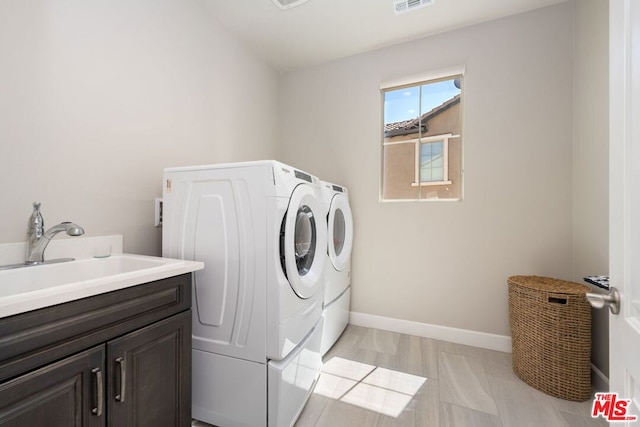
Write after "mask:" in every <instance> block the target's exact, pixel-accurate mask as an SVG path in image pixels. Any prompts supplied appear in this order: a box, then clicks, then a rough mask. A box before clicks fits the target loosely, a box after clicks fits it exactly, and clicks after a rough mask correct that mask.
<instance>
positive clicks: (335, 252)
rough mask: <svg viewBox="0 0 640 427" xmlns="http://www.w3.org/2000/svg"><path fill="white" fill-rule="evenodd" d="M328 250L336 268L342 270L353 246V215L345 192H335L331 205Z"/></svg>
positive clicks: (328, 217) (347, 261)
mask: <svg viewBox="0 0 640 427" xmlns="http://www.w3.org/2000/svg"><path fill="white" fill-rule="evenodd" d="M327 220H328V233H327V234H328V236H327V240H328V242H329V245H328V248H327V251H328V253H329V259H330V260H331V263H332V264H333V266H334V267H335V269H336V270H338V271H342V270H344V269H345V268H346V267H347V266H348V265H349V261H350V260H351V249H352V247H353V216H352V215H351V207H350V206H349V199H348V198H347V196H345V195H344V194H335V195H334V196H333V197H332V198H331V206H330V207H329V214H328V215H327Z"/></svg>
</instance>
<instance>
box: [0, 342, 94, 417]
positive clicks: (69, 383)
mask: <svg viewBox="0 0 640 427" xmlns="http://www.w3.org/2000/svg"><path fill="white" fill-rule="evenodd" d="M104 355H105V350H104V346H99V347H95V348H93V349H90V350H87V351H83V352H81V353H78V354H76V355H74V356H70V357H67V358H66V359H63V360H60V361H58V362H55V363H52V364H50V365H47V366H45V367H43V368H40V369H37V370H35V371H32V372H29V373H28V374H25V375H22V376H20V377H17V378H14V379H12V380H10V381H7V382H5V383H2V384H0V426H2V427H25V426H29V427H81V426H87V427H94V426H95V427H98V426H104V425H105V424H106V422H105V419H106V417H105V414H104V403H105V402H104V377H103V372H104V369H103V367H104Z"/></svg>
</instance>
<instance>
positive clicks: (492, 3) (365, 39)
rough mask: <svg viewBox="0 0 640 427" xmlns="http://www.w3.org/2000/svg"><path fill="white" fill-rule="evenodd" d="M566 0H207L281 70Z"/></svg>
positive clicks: (224, 22)
mask: <svg viewBox="0 0 640 427" xmlns="http://www.w3.org/2000/svg"><path fill="white" fill-rule="evenodd" d="M563 1H566V0H435V1H434V3H433V4H432V5H429V6H426V7H422V8H420V9H417V10H414V11H412V12H409V13H405V14H402V15H396V14H395V12H394V8H393V0H309V1H308V2H307V3H303V4H302V5H300V6H297V7H294V8H291V9H287V10H281V9H279V8H278V7H277V6H276V5H275V4H274V3H273V1H272V0H205V1H204V4H205V5H206V7H207V8H208V9H209V11H210V12H211V13H212V15H213V16H215V18H216V19H217V20H218V21H219V23H220V24H221V25H223V26H224V27H226V29H227V30H228V31H230V32H231V33H232V34H233V35H234V36H236V37H237V38H239V39H240V40H243V41H244V42H245V43H246V44H247V45H248V46H249V47H250V48H251V49H252V50H253V51H254V52H256V53H257V54H258V55H260V56H261V57H263V58H264V59H265V60H267V62H269V63H270V64H271V65H272V66H273V67H275V68H277V69H279V70H291V69H296V68H301V67H305V66H309V65H313V64H318V63H322V62H327V61H331V60H334V59H338V58H343V57H346V56H350V55H355V54H358V53H362V52H366V51H370V50H373V49H377V48H380V47H384V46H389V45H392V44H396V43H400V42H404V41H407V40H412V39H416V38H420V37H424V36H427V35H431V34H435V33H441V32H444V31H449V30H452V29H455V28H460V27H464V26H468V25H473V24H477V23H480V22H485V21H489V20H492V19H496V18H501V17H504V16H508V15H514V14H518V13H522V12H526V11H529V10H533V9H536V8H540V7H545V6H550V5H552V4H555V3H561V2H563Z"/></svg>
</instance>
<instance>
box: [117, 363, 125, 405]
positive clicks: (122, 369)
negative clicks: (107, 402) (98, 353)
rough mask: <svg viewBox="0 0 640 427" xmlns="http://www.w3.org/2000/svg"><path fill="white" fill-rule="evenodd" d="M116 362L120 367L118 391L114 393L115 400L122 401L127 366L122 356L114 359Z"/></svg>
mask: <svg viewBox="0 0 640 427" xmlns="http://www.w3.org/2000/svg"><path fill="white" fill-rule="evenodd" d="M116 364H117V365H118V366H119V367H120V393H119V394H116V400H117V401H118V402H124V392H125V389H126V383H127V367H126V364H125V360H124V358H123V357H118V358H117V359H116Z"/></svg>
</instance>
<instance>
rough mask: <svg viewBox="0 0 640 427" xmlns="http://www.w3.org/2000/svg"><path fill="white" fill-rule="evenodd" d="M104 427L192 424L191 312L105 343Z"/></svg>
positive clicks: (149, 426) (152, 426) (181, 426)
mask: <svg viewBox="0 0 640 427" xmlns="http://www.w3.org/2000/svg"><path fill="white" fill-rule="evenodd" d="M107 361H108V362H107V363H108V369H109V370H110V373H109V381H108V383H109V385H108V389H109V391H108V395H109V416H108V420H109V425H110V426H113V427H124V426H131V427H134V426H135V427H147V426H148V427H158V426H163V427H164V426H166V427H171V426H176V427H183V426H184V427H187V426H190V425H191V310H189V311H186V312H184V313H181V314H178V315H176V316H173V317H170V318H168V319H165V320H163V321H160V322H158V323H154V324H153V325H150V326H147V327H145V328H142V329H140V330H137V331H135V332H132V333H130V334H127V335H124V336H123V337H121V338H118V339H115V340H113V341H109V342H108V343H107Z"/></svg>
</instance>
